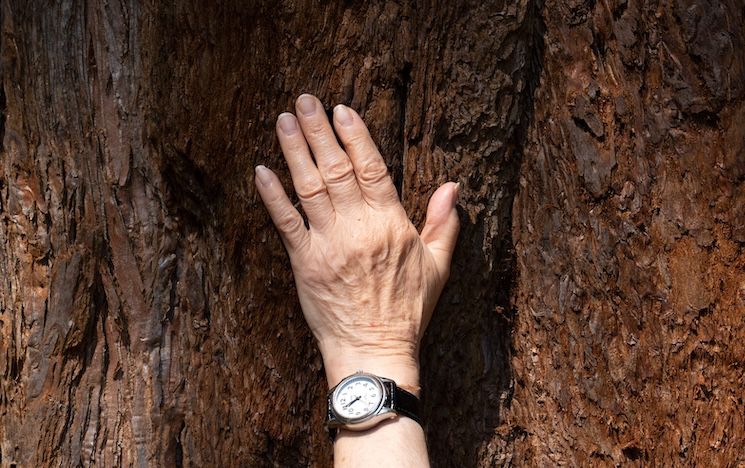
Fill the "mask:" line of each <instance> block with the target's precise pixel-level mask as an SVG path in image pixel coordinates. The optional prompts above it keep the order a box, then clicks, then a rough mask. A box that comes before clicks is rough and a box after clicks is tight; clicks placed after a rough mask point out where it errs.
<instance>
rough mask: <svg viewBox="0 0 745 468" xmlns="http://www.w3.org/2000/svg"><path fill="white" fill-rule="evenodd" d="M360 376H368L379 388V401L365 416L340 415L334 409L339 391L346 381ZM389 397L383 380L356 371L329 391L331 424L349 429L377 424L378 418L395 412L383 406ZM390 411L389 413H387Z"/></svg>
mask: <svg viewBox="0 0 745 468" xmlns="http://www.w3.org/2000/svg"><path fill="white" fill-rule="evenodd" d="M360 377H364V378H368V379H370V380H372V381H373V382H374V383H375V385H376V386H377V387H378V388H379V389H380V394H381V397H380V401H379V402H378V406H377V407H376V408H375V410H373V411H371V412H370V413H368V414H366V415H365V416H360V417H357V418H347V417H344V416H342V415H341V414H339V413H338V412H337V411H336V403H337V402H338V399H339V392H341V390H342V389H343V388H344V387H345V384H346V383H348V382H349V381H350V380H354V379H359V378H360ZM389 399H390V395H389V392H388V389H387V387H386V385H384V383H383V380H382V379H381V378H380V377H378V376H377V375H375V374H368V373H367V372H356V373H354V374H352V375H350V376H347V377H345V378H344V379H342V381H341V382H339V383H338V384H337V385H336V387H334V390H333V391H332V393H331V398H330V401H329V409H330V411H331V413H332V414H333V416H334V419H335V420H336V421H335V422H333V426H336V427H345V428H347V429H351V430H364V429H366V428H368V427H372V426H374V425H375V424H377V423H378V422H379V421H380V419H387V418H389V417H394V416H395V413H390V412H391V409H390V408H385V402H386V401H388V400H389ZM388 413H390V414H388ZM379 416H384V417H383V418H379Z"/></svg>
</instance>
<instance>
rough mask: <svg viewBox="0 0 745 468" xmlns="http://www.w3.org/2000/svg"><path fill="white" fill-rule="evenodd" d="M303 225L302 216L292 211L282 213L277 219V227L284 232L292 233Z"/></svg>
mask: <svg viewBox="0 0 745 468" xmlns="http://www.w3.org/2000/svg"><path fill="white" fill-rule="evenodd" d="M304 227H305V223H304V222H303V218H301V217H300V216H299V215H297V214H294V213H284V214H282V215H280V216H279V218H278V219H277V229H279V230H280V231H282V232H284V233H288V234H290V233H294V232H297V231H299V230H300V229H301V228H304Z"/></svg>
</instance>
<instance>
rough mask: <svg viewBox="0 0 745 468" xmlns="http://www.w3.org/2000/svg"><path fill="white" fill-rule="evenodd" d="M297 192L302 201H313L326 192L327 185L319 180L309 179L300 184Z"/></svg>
mask: <svg viewBox="0 0 745 468" xmlns="http://www.w3.org/2000/svg"><path fill="white" fill-rule="evenodd" d="M295 193H297V197H298V198H299V199H300V201H301V202H312V201H314V200H318V198H320V197H321V196H323V195H324V194H325V193H326V186H325V185H324V184H323V182H321V181H319V180H308V181H306V182H304V183H302V184H300V185H298V188H297V189H295Z"/></svg>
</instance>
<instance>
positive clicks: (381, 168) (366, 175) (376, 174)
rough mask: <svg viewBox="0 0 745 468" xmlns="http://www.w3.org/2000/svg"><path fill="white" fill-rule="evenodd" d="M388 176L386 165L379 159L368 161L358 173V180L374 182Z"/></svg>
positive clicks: (366, 182)
mask: <svg viewBox="0 0 745 468" xmlns="http://www.w3.org/2000/svg"><path fill="white" fill-rule="evenodd" d="M386 177H388V166H386V165H385V163H384V162H383V161H382V160H380V159H375V160H372V161H368V162H367V163H366V164H365V165H364V166H363V167H362V170H361V171H360V173H359V179H360V182H362V183H364V184H368V185H370V184H375V183H378V182H380V181H381V180H384V179H385V178H386Z"/></svg>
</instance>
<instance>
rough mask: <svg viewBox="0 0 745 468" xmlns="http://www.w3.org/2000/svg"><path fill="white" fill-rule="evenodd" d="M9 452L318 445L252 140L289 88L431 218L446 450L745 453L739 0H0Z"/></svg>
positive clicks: (656, 459)
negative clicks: (444, 225)
mask: <svg viewBox="0 0 745 468" xmlns="http://www.w3.org/2000/svg"><path fill="white" fill-rule="evenodd" d="M1 3H2V10H1V11H2V37H1V38H0V50H1V56H2V84H3V86H2V95H1V96H0V97H2V99H0V104H2V106H0V107H1V108H2V120H0V123H2V125H0V131H2V152H1V153H0V170H2V178H0V221H1V223H0V272H1V274H2V275H1V278H2V284H0V418H1V419H0V466H10V465H12V464H17V465H18V466H44V465H55V466H58V465H62V466H68V465H77V464H83V465H88V464H93V463H95V464H98V465H102V466H112V465H116V466H133V465H134V466H155V465H161V466H178V465H188V466H232V465H241V466H297V465H316V466H325V465H328V464H329V463H330V448H331V446H330V443H329V442H328V439H327V437H326V434H325V432H324V430H323V427H322V419H323V411H324V396H325V391H326V387H325V381H324V378H323V372H322V368H321V366H322V363H321V359H320V356H319V354H318V352H317V351H316V349H315V346H314V343H313V340H312V337H311V336H310V333H309V331H308V329H307V327H306V325H305V323H304V321H303V319H302V314H301V311H300V309H299V306H298V304H297V300H296V297H295V292H294V286H293V284H292V276H291V271H290V268H289V263H288V260H287V258H286V255H285V253H284V251H283V249H282V246H281V243H280V241H279V239H278V237H277V235H276V233H275V232H274V230H273V228H272V226H271V223H270V221H269V219H268V217H267V215H266V213H265V211H264V209H263V207H262V206H261V203H260V201H259V199H258V196H257V194H256V192H255V190H254V187H253V183H252V179H253V166H254V165H255V164H257V163H260V162H261V163H264V164H267V165H268V166H270V167H272V168H275V169H276V170H277V171H278V173H279V174H280V175H281V177H282V179H283V181H284V182H285V183H286V186H288V187H289V174H288V171H287V169H286V166H285V165H284V163H283V162H282V158H281V155H280V154H279V148H278V145H277V143H276V141H275V137H274V135H273V128H274V121H275V118H276V115H277V114H278V113H280V112H282V111H285V110H289V109H290V108H291V107H292V102H293V100H294V98H295V96H297V95H298V94H300V93H302V92H312V93H314V94H316V95H318V96H319V97H320V98H321V100H322V101H323V102H324V103H326V104H328V105H329V106H331V105H333V104H335V103H337V102H343V103H345V104H348V105H350V106H352V107H354V108H356V109H359V110H360V111H361V113H362V114H363V116H364V118H365V120H366V122H368V124H369V125H370V127H371V132H372V134H373V137H374V138H375V139H376V141H377V142H378V143H379V146H380V148H381V151H382V152H383V154H384V157H385V158H386V160H387V161H388V163H389V167H390V169H391V172H392V174H393V178H394V180H395V182H396V184H397V186H398V187H399V191H400V193H401V196H402V199H403V202H404V205H405V206H406V208H407V210H408V211H409V213H410V214H411V216H412V219H413V220H414V222H415V223H416V224H418V225H420V224H421V222H422V220H423V213H424V208H425V207H426V201H427V198H428V195H429V194H430V193H432V191H433V190H434V189H435V188H436V187H437V186H438V185H439V184H440V183H442V182H444V181H446V180H458V181H461V182H462V184H463V196H462V197H461V201H460V205H461V212H462V224H463V229H462V232H461V240H460V243H459V246H458V249H457V253H456V258H455V262H454V266H453V274H452V278H451V282H450V284H449V286H448V287H447V289H446V291H445V292H444V294H443V297H442V300H441V303H440V305H439V307H438V310H437V311H436V315H435V317H434V319H433V322H432V324H431V326H430V329H429V331H428V333H427V336H426V337H425V344H424V350H423V369H422V372H423V384H424V385H423V386H424V391H425V409H424V412H425V420H426V421H427V427H426V429H427V434H428V441H429V444H430V453H431V456H432V460H433V464H434V465H435V466H474V465H480V466H493V465H504V464H516V465H534V466H550V465H555V464H559V463H564V464H572V465H576V464H597V465H608V466H613V465H625V464H630V465H634V464H639V463H645V464H646V463H650V464H661V465H675V464H695V463H698V464H706V465H726V464H730V465H736V464H737V463H738V462H741V463H745V458H743V447H744V446H745V435H744V433H745V432H744V431H743V427H745V426H744V424H745V421H743V419H745V417H744V416H743V415H744V414H745V407H744V404H743V400H742V387H743V384H744V383H745V382H743V380H745V368H744V364H743V363H744V362H745V347H744V345H743V340H742V339H741V337H742V336H743V335H745V319H743V317H745V253H743V245H745V224H744V223H745V221H744V220H745V187H744V184H743V181H745V100H744V99H743V98H744V94H745V90H744V88H745V57H744V56H743V54H742V50H743V48H744V47H745V36H744V35H745V19H744V18H743V15H745V11H744V10H743V7H742V5H741V3H740V2H739V0H728V1H724V2H713V1H709V0H667V1H662V0H660V1H658V2H647V3H645V4H641V3H640V2H638V1H635V0H603V1H601V2H596V1H589V0H587V1H582V0H547V1H546V2H545V4H544V2H542V1H540V0H504V1H496V2H477V1H468V2H463V1H444V0H443V1H432V2H424V1H421V2H414V1H402V2H393V1H388V2H384V1H380V2H377V1H375V2H354V1H351V2H341V1H339V2H336V1H334V2H312V1H287V2H269V1H253V2H241V1H225V2H198V1H195V0H191V1H172V2H165V1H162V2H155V1H136V0H129V1H122V2H96V1H89V2H87V3H84V2H74V1H71V0H68V1H61V2H58V3H57V4H50V2H42V1H32V2H28V1H20V0H3V1H2V2H1Z"/></svg>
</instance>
